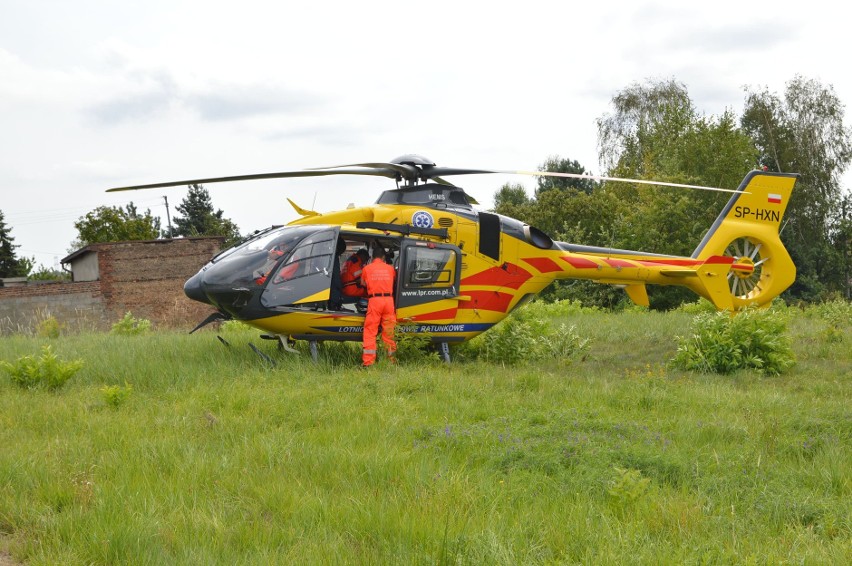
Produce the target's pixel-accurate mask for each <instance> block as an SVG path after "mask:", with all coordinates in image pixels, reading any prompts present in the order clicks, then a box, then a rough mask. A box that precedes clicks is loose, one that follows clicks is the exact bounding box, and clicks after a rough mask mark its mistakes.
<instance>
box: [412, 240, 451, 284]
mask: <svg viewBox="0 0 852 566" xmlns="http://www.w3.org/2000/svg"><path fill="white" fill-rule="evenodd" d="M455 280H456V252H455V250H451V249H446V248H429V247H426V246H409V247H408V248H407V249H406V253H405V271H404V273H403V277H402V281H403V287H404V288H406V289H422V288H441V287H451V286H452V285H453V283H455Z"/></svg>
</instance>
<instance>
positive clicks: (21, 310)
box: [0, 281, 108, 334]
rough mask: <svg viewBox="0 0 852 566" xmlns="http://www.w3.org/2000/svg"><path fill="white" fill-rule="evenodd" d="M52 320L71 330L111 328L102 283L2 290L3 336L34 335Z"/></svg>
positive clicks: (0, 320) (0, 321) (0, 319)
mask: <svg viewBox="0 0 852 566" xmlns="http://www.w3.org/2000/svg"><path fill="white" fill-rule="evenodd" d="M51 316H53V317H55V318H56V319H57V320H59V321H62V323H63V324H64V325H65V326H66V328H69V329H71V330H97V329H103V328H105V327H107V326H106V325H107V323H108V316H107V311H106V308H105V305H104V300H103V295H102V294H101V282H100V281H88V282H85V283H62V282H56V283H39V284H29V285H23V286H20V287H3V288H0V334H3V333H10V332H28V331H31V330H32V329H34V328H35V327H36V326H37V325H38V323H39V322H41V321H42V320H44V319H46V318H48V317H51Z"/></svg>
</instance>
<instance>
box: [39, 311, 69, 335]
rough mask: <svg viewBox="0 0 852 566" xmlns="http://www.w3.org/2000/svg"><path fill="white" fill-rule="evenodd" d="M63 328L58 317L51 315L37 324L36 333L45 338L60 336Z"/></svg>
mask: <svg viewBox="0 0 852 566" xmlns="http://www.w3.org/2000/svg"><path fill="white" fill-rule="evenodd" d="M62 328H63V325H62V324H60V322H59V321H58V320H56V317H54V316H49V317H47V318H45V319H44V320H42V321H41V322H39V323H38V324H37V325H36V333H37V334H38V335H39V336H41V337H43V338H59V334H60V333H61V332H62Z"/></svg>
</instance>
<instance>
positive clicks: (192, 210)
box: [174, 185, 240, 246]
mask: <svg viewBox="0 0 852 566" xmlns="http://www.w3.org/2000/svg"><path fill="white" fill-rule="evenodd" d="M175 208H176V209H177V211H178V212H180V213H181V214H182V215H183V217H176V218H175V219H174V223H175V234H177V235H178V236H187V237H191V236H225V246H231V245H233V244H234V243H236V242H237V241H238V240H239V239H240V232H239V228H237V225H236V224H234V223H233V222H232V221H231V220H230V219H228V218H223V214H224V212H223V211H222V210H221V209H219V210H217V211H215V212H214V211H213V202H212V201H211V200H210V193H208V192H207V189H205V188H204V187H203V186H201V185H190V186H189V191H188V192H187V194H186V198H184V199H183V201H181V203H180V204H179V205H177V206H176V207H175Z"/></svg>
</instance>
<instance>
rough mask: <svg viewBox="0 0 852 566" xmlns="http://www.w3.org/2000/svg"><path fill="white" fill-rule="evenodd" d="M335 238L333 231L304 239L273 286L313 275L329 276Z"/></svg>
mask: <svg viewBox="0 0 852 566" xmlns="http://www.w3.org/2000/svg"><path fill="white" fill-rule="evenodd" d="M336 241H337V240H336V237H335V234H334V232H333V231H327V232H320V233H319V234H316V235H314V236H311V237H308V238H305V240H304V241H302V242H301V243H300V244H299V245H298V246H297V247H296V249H295V250H293V253H292V255H291V256H290V258H289V259H288V260H287V261H286V262H285V263H284V265H282V266H281V269H280V270H279V271H278V273H276V274H275V277H274V278H273V280H272V284H273V285H277V284H279V283H282V282H284V281H290V280H292V279H296V278H298V277H305V276H306V275H313V274H314V273H324V274H326V275H328V274H329V267H330V266H331V258H332V255H333V254H334V244H335V243H336Z"/></svg>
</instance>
